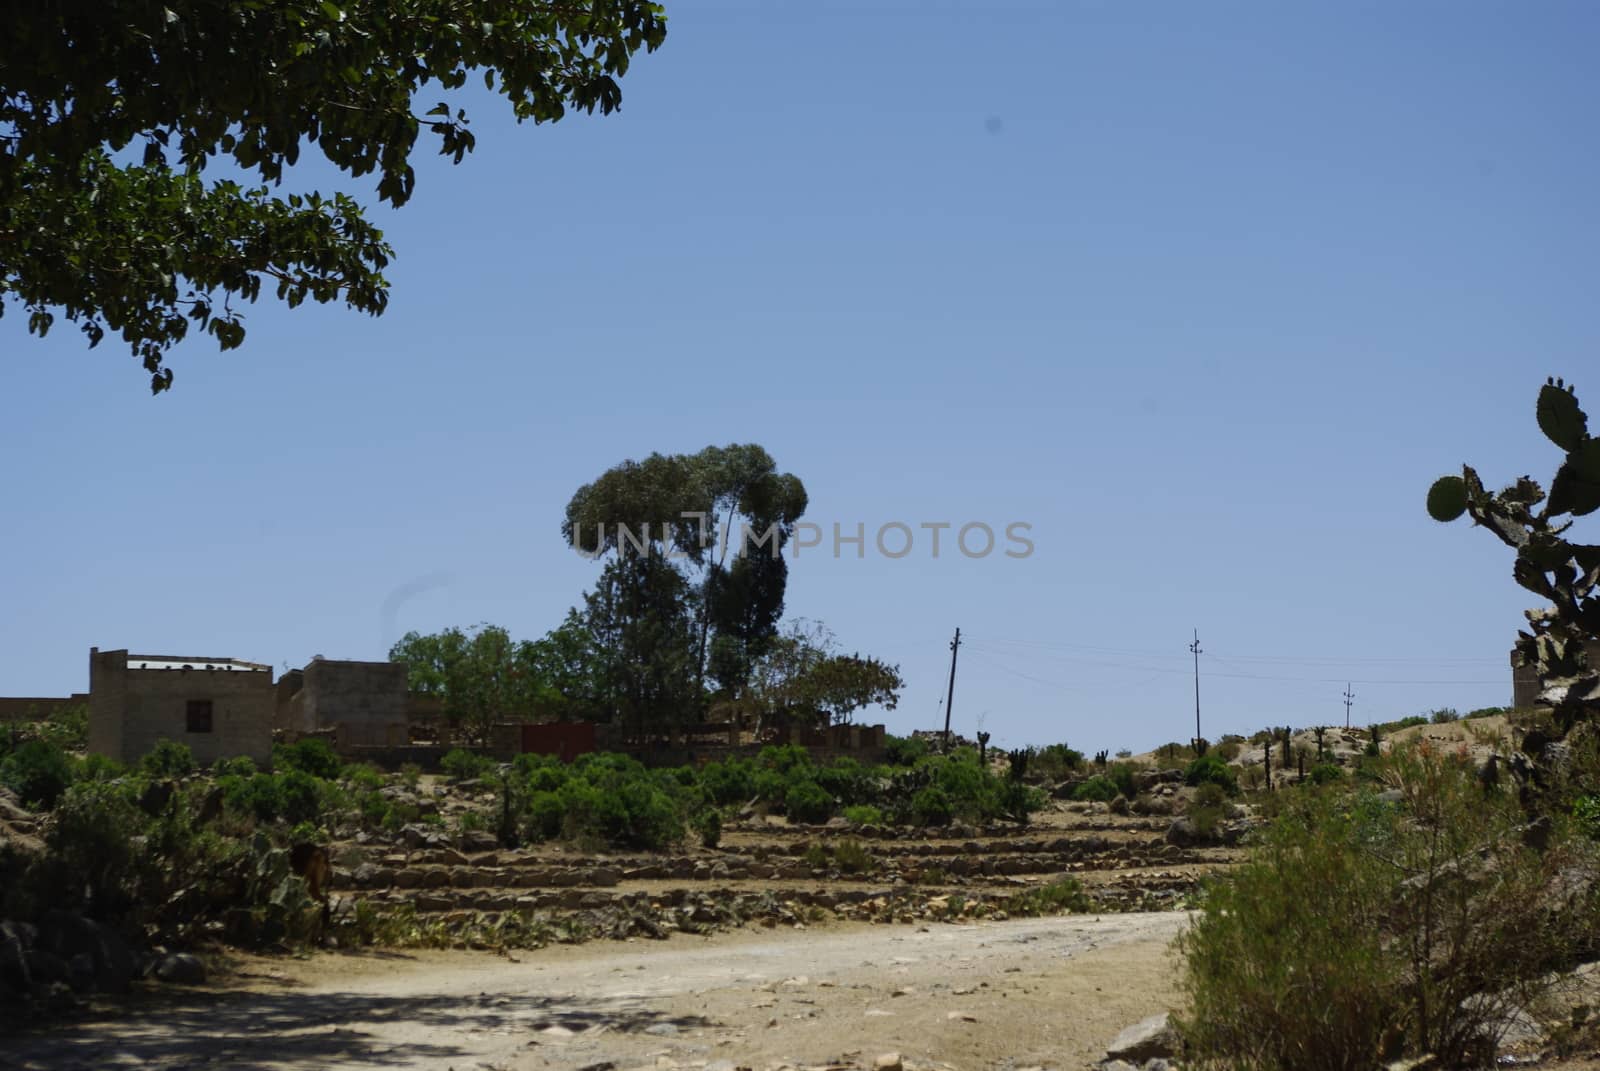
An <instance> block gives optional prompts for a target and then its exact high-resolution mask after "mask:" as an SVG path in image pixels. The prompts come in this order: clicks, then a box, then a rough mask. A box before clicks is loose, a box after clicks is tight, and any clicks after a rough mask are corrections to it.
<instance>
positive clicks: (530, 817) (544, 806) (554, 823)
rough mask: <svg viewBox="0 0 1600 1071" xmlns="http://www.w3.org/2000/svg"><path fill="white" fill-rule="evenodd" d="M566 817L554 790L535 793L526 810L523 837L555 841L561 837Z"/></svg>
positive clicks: (529, 799)
mask: <svg viewBox="0 0 1600 1071" xmlns="http://www.w3.org/2000/svg"><path fill="white" fill-rule="evenodd" d="M558 787H559V786H558ZM565 815H566V811H565V809H564V808H563V806H562V803H561V797H560V796H559V795H557V794H556V793H555V791H554V790H542V791H538V792H534V793H533V794H532V795H530V796H529V797H528V802H527V806H526V808H525V810H524V816H523V822H522V835H523V836H524V837H526V838H527V839H529V840H553V839H555V838H556V837H559V836H560V835H561V822H562V819H563V818H564V817H565Z"/></svg>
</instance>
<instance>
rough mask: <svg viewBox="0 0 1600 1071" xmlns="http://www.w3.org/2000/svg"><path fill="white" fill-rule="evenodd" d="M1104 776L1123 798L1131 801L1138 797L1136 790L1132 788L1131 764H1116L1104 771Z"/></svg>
mask: <svg viewBox="0 0 1600 1071" xmlns="http://www.w3.org/2000/svg"><path fill="white" fill-rule="evenodd" d="M1106 776H1107V777H1109V778H1111V783H1112V784H1113V785H1116V786H1117V791H1118V792H1120V793H1121V794H1122V795H1123V796H1124V797H1126V798H1128V799H1130V800H1131V799H1133V798H1135V797H1136V796H1138V794H1139V793H1138V790H1137V789H1135V788H1134V787H1133V763H1131V762H1116V763H1112V764H1111V768H1110V769H1109V770H1107V771H1106Z"/></svg>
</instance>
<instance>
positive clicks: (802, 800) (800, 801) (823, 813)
mask: <svg viewBox="0 0 1600 1071" xmlns="http://www.w3.org/2000/svg"><path fill="white" fill-rule="evenodd" d="M834 807H835V803H834V799H833V797H832V796H830V795H828V793H827V791H826V790H825V789H824V788H823V787H822V786H821V785H819V784H817V783H816V782H815V781H799V782H796V783H795V784H793V785H791V786H790V787H789V791H788V793H787V794H786V795H785V796H784V797H783V809H784V813H785V814H787V815H788V816H789V820H790V821H791V822H826V821H827V820H828V819H829V818H831V817H833V811H834Z"/></svg>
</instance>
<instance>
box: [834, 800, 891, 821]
mask: <svg viewBox="0 0 1600 1071" xmlns="http://www.w3.org/2000/svg"><path fill="white" fill-rule="evenodd" d="M840 813H841V814H843V815H844V819H845V821H847V822H849V823H850V824H851V825H853V826H881V825H883V823H884V817H883V811H882V810H880V809H879V808H877V807H874V806H873V805H872V804H870V803H858V804H856V805H855V806H854V807H846V808H845V809H844V810H843V811H842V812H840Z"/></svg>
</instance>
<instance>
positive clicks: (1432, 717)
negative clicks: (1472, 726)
mask: <svg viewBox="0 0 1600 1071" xmlns="http://www.w3.org/2000/svg"><path fill="white" fill-rule="evenodd" d="M1428 720H1429V721H1431V722H1433V724H1435V725H1449V724H1450V723H1451V722H1453V721H1460V720H1461V715H1460V714H1457V713H1456V709H1455V707H1440V708H1439V709H1438V710H1435V711H1432V712H1431V713H1429V715H1428Z"/></svg>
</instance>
